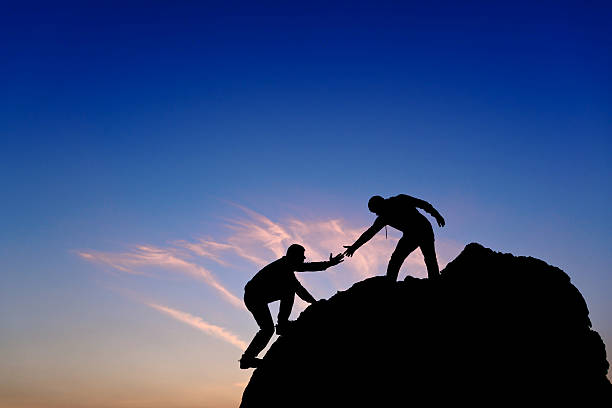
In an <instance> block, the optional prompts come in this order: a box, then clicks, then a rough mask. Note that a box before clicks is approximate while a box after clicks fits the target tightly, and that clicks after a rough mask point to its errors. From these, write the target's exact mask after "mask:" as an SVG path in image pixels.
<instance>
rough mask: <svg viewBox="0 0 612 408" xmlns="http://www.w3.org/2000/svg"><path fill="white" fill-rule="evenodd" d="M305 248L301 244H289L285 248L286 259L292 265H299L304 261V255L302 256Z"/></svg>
mask: <svg viewBox="0 0 612 408" xmlns="http://www.w3.org/2000/svg"><path fill="white" fill-rule="evenodd" d="M305 251H306V250H305V249H304V247H303V246H301V245H298V244H291V245H290V246H289V248H287V255H285V256H286V257H287V259H288V260H289V262H290V263H291V264H292V265H299V264H301V263H303V262H304V259H306V256H304V252H305Z"/></svg>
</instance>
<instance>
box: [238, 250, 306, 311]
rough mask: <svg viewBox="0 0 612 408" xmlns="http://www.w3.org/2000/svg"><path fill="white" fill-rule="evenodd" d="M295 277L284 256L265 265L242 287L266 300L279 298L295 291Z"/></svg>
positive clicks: (271, 300)
mask: <svg viewBox="0 0 612 408" xmlns="http://www.w3.org/2000/svg"><path fill="white" fill-rule="evenodd" d="M295 281H296V277H295V274H294V273H293V268H291V266H290V265H289V262H288V261H287V258H286V257H284V256H283V257H282V258H280V259H277V260H276V261H274V262H272V263H270V264H268V265H266V266H265V267H263V268H262V269H261V270H260V271H259V272H257V273H256V274H255V276H253V278H252V279H251V280H250V281H248V282H247V284H246V285H245V287H244V289H245V290H247V291H249V292H250V293H255V294H256V295H257V297H258V298H259V299H262V300H265V301H266V302H268V303H269V302H273V301H275V300H280V299H282V298H283V297H284V296H286V295H287V293H290V292H292V291H295Z"/></svg>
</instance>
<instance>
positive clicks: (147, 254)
mask: <svg viewBox="0 0 612 408" xmlns="http://www.w3.org/2000/svg"><path fill="white" fill-rule="evenodd" d="M77 254H78V255H79V256H81V257H82V258H83V259H86V260H88V261H95V262H102V263H105V264H108V265H110V266H112V267H113V268H116V269H118V270H120V271H123V272H127V273H136V274H143V273H142V272H138V270H137V268H146V267H159V268H163V269H166V270H169V271H175V272H179V273H182V274H185V275H188V276H191V277H194V278H196V279H201V280H202V281H204V282H205V283H206V284H208V285H209V286H211V287H212V288H214V289H215V290H217V292H219V293H220V294H221V295H222V296H223V298H224V299H225V300H227V301H228V302H230V303H231V304H232V305H234V306H236V307H238V308H245V307H244V304H243V302H242V300H241V299H239V298H238V297H236V295H234V294H233V293H231V292H230V291H229V290H228V289H226V288H225V287H224V286H223V285H222V284H221V283H220V282H219V281H218V280H217V278H216V277H215V275H213V273H212V272H211V271H209V270H208V269H206V268H204V267H203V266H201V265H198V264H195V263H193V262H190V261H187V260H185V259H183V258H181V257H180V253H179V252H178V251H174V250H173V249H172V248H170V249H164V248H156V247H153V246H147V245H139V246H136V247H135V248H134V250H132V251H131V252H120V253H105V252H99V251H78V252H77Z"/></svg>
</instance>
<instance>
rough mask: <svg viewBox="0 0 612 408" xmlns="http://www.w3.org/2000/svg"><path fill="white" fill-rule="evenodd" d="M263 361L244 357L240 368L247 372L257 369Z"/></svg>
mask: <svg viewBox="0 0 612 408" xmlns="http://www.w3.org/2000/svg"><path fill="white" fill-rule="evenodd" d="M261 362H262V359H261V358H257V357H249V356H242V358H241V359H240V368H241V369H243V370H246V369H247V368H257V367H259V365H260V364H261Z"/></svg>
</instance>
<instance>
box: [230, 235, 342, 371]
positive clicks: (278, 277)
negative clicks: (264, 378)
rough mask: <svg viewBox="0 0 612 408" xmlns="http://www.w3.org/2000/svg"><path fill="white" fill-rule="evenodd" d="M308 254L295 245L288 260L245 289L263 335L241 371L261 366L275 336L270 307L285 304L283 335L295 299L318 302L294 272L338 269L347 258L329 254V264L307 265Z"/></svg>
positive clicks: (280, 315) (280, 320) (281, 318)
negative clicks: (259, 357) (262, 358)
mask: <svg viewBox="0 0 612 408" xmlns="http://www.w3.org/2000/svg"><path fill="white" fill-rule="evenodd" d="M304 251H305V250H304V247H303V246H301V245H298V244H293V245H291V246H290V247H289V248H287V254H286V255H285V256H283V257H282V258H280V259H278V260H276V261H274V262H272V263H271V264H269V265H267V266H266V267H264V268H263V269H262V270H260V271H259V272H257V274H255V276H254V277H253V279H251V280H250V281H249V282H247V284H246V286H245V287H244V303H245V305H246V307H247V309H249V311H250V312H251V313H252V314H253V317H254V318H255V320H256V321H257V324H258V325H259V331H258V332H257V334H256V335H255V337H254V338H253V340H252V341H251V344H249V347H247V349H246V351H245V352H244V354H243V355H242V358H241V359H240V368H251V367H257V366H258V365H259V363H260V362H261V360H260V359H258V358H257V355H258V354H259V353H260V352H261V351H262V350H263V349H264V348H265V347H266V345H267V344H268V342H269V341H270V339H271V338H272V335H273V334H274V322H273V321H272V315H271V314H270V309H269V308H268V303H271V302H274V301H276V300H280V301H281V303H280V309H279V311H278V324H277V325H276V333H277V334H278V335H283V334H285V333H286V332H287V330H288V328H289V325H290V322H289V315H290V314H291V308H292V307H293V300H294V297H295V295H296V294H297V295H298V296H299V297H300V298H302V299H303V300H305V301H306V302H308V303H314V302H316V300H315V298H314V297H313V296H312V295H311V294H310V293H308V291H307V290H306V288H304V287H303V286H302V284H301V283H300V282H299V281H298V280H297V278H296V277H295V274H294V272H307V271H324V270H325V269H327V268H329V267H330V266H334V265H338V264H339V263H340V262H342V258H344V255H343V254H338V255H336V256H335V257H332V254H329V261H323V262H304V259H306V257H305V256H304Z"/></svg>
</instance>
